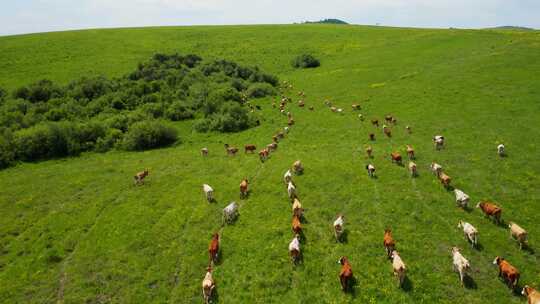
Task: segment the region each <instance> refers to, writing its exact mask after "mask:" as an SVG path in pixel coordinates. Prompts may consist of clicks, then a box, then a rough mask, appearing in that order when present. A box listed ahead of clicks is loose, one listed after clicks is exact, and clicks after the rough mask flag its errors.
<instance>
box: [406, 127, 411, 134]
mask: <svg viewBox="0 0 540 304" xmlns="http://www.w3.org/2000/svg"><path fill="white" fill-rule="evenodd" d="M405 130H407V133H409V134H411V133H412V130H411V127H410V126H406V127H405Z"/></svg>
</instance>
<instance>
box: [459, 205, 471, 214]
mask: <svg viewBox="0 0 540 304" xmlns="http://www.w3.org/2000/svg"><path fill="white" fill-rule="evenodd" d="M461 209H463V211H465V212H467V213H471V212H473V211H474V208H471V207H469V206H465V207H463V208H461Z"/></svg>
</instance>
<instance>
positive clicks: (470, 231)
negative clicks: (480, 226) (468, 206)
mask: <svg viewBox="0 0 540 304" xmlns="http://www.w3.org/2000/svg"><path fill="white" fill-rule="evenodd" d="M458 228H463V235H464V236H465V240H467V241H469V242H471V246H472V247H473V248H474V247H476V245H478V230H476V228H474V226H473V225H471V224H469V223H467V222H464V221H459V223H458Z"/></svg>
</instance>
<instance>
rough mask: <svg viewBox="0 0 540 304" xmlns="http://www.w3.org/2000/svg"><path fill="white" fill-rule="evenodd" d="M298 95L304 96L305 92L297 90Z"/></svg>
mask: <svg viewBox="0 0 540 304" xmlns="http://www.w3.org/2000/svg"><path fill="white" fill-rule="evenodd" d="M298 96H300V97H304V96H306V94H305V93H304V92H303V91H299V92H298Z"/></svg>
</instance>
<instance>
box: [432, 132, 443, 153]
mask: <svg viewBox="0 0 540 304" xmlns="http://www.w3.org/2000/svg"><path fill="white" fill-rule="evenodd" d="M433 143H434V144H435V149H437V150H441V149H442V148H444V136H442V135H435V136H434V137H433Z"/></svg>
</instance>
